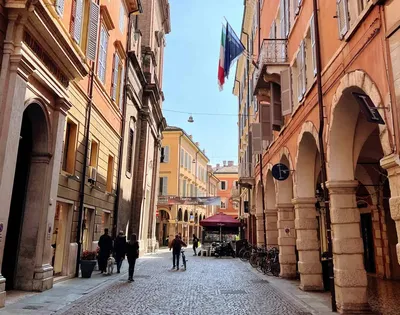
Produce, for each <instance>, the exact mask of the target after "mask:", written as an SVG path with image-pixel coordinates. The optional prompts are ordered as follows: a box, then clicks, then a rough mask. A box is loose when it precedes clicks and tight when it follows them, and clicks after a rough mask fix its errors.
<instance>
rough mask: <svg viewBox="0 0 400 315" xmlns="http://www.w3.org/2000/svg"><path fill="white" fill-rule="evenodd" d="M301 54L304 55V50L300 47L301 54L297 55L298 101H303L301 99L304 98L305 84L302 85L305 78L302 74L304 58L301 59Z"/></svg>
mask: <svg viewBox="0 0 400 315" xmlns="http://www.w3.org/2000/svg"><path fill="white" fill-rule="evenodd" d="M301 53H302V49H301V47H300V49H299V52H298V53H297V56H296V64H297V99H298V101H301V99H302V98H303V94H302V89H303V83H302V79H303V76H302V74H301V69H302V66H301V62H302V60H303V59H302V57H301Z"/></svg>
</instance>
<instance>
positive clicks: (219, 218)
mask: <svg viewBox="0 0 400 315" xmlns="http://www.w3.org/2000/svg"><path fill="white" fill-rule="evenodd" d="M200 225H201V226H226V227H239V226H240V225H241V223H240V222H239V221H238V220H236V219H234V218H232V217H231V216H230V215H226V214H224V213H222V212H220V213H218V214H216V215H213V216H212V217H209V218H207V219H205V220H201V221H200Z"/></svg>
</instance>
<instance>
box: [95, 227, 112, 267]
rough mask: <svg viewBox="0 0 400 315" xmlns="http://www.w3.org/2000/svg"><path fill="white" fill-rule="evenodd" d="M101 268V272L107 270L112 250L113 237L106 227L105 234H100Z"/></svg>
mask: <svg viewBox="0 0 400 315" xmlns="http://www.w3.org/2000/svg"><path fill="white" fill-rule="evenodd" d="M98 245H99V247H100V252H99V269H100V271H101V273H103V272H106V268H107V259H108V257H110V254H111V251H112V247H113V246H112V238H111V236H110V235H108V229H104V234H103V235H102V236H100V239H99V243H98Z"/></svg>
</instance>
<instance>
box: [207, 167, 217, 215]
mask: <svg viewBox="0 0 400 315" xmlns="http://www.w3.org/2000/svg"><path fill="white" fill-rule="evenodd" d="M207 174H208V175H207V176H208V180H207V197H217V196H218V183H219V179H218V178H217V176H215V174H214V170H213V168H212V166H211V165H208V166H207ZM214 214H217V205H209V206H207V211H206V215H205V217H206V218H208V217H211V216H213V215H214Z"/></svg>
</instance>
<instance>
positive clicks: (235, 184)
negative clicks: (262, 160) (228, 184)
mask: <svg viewBox="0 0 400 315" xmlns="http://www.w3.org/2000/svg"><path fill="white" fill-rule="evenodd" d="M233 187H235V188H238V187H239V185H238V181H237V180H235V181H234V182H233Z"/></svg>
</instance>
